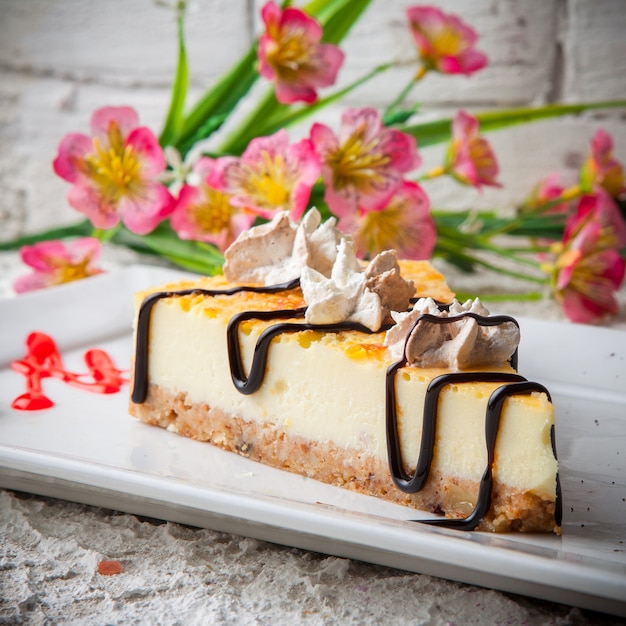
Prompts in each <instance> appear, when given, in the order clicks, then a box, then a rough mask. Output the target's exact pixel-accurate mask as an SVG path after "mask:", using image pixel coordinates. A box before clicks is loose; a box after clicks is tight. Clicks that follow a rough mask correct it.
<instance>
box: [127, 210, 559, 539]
mask: <svg viewBox="0 0 626 626" xmlns="http://www.w3.org/2000/svg"><path fill="white" fill-rule="evenodd" d="M311 215H312V216H309V214H307V216H306V217H305V220H304V221H303V223H301V224H299V225H296V224H293V223H292V222H291V220H290V219H289V218H288V216H287V215H280V216H277V218H275V219H274V220H272V222H270V223H268V224H264V225H263V226H260V227H257V228H255V229H251V230H250V231H248V232H247V233H246V234H245V235H243V236H242V240H241V241H238V242H235V244H233V246H231V248H232V250H229V252H227V254H226V262H225V265H224V275H223V276H215V277H204V278H198V279H194V280H192V281H181V282H178V283H174V284H167V285H162V286H159V287H157V288H153V289H150V290H147V291H145V292H141V293H139V294H137V295H136V309H137V316H136V322H135V345H136V347H135V354H134V361H133V375H132V380H133V384H132V388H131V400H130V409H129V410H130V413H131V414H132V415H133V416H135V417H138V418H139V419H141V420H142V421H144V422H146V423H147V424H152V425H155V426H159V427H162V428H166V429H167V430H169V431H171V432H172V433H177V434H178V435H182V436H185V437H191V438H193V439H196V440H199V441H204V442H208V443H210V444H213V445H216V446H220V447H221V448H224V449H226V450H229V451H232V452H235V453H237V454H240V455H242V456H244V457H247V458H250V459H252V460H254V461H258V462H261V463H265V464H267V465H270V466H273V467H276V468H279V469H281V470H286V471H291V472H295V473H298V474H301V475H304V476H307V477H310V478H311V479H315V480H319V481H323V482H326V483H330V484H332V485H337V486H340V487H344V488H348V489H352V490H355V491H358V492H360V493H364V494H367V495H370V496H373V497H379V498H383V499H385V500H389V501H392V502H395V503H398V504H402V505H405V506H407V507H412V508H415V509H420V510H423V511H429V512H431V513H432V514H433V516H432V517H429V518H428V519H426V520H425V522H426V523H430V524H439V525H444V526H449V527H453V528H459V529H463V530H473V529H478V530H487V531H494V532H507V531H520V532H559V526H560V502H559V485H558V465H557V460H556V454H555V449H554V410H553V405H552V403H551V400H550V394H549V392H548V390H547V389H545V388H544V387H543V386H542V385H541V384H539V383H534V382H531V381H528V380H526V379H524V378H523V377H521V376H520V375H519V374H518V373H517V371H516V359H517V342H518V340H519V327H518V325H517V323H516V322H515V320H514V319H513V318H510V317H508V316H492V315H489V314H488V312H487V311H486V309H484V307H483V306H482V304H480V303H479V302H477V301H470V302H468V303H463V304H460V303H458V302H456V300H454V294H453V293H452V292H451V290H450V289H449V287H448V285H447V284H446V281H445V278H444V277H443V276H442V275H441V274H440V273H439V272H438V271H437V270H435V269H434V268H433V266H432V265H431V264H430V263H429V262H427V261H398V260H397V259H396V258H395V254H394V253H393V252H391V251H388V252H387V253H383V254H382V255H379V257H377V258H375V259H374V260H372V262H371V263H370V264H369V265H367V266H365V265H364V264H362V263H361V262H360V261H358V260H357V259H356V257H355V256H354V250H353V246H352V244H351V242H350V241H349V239H347V238H346V237H344V236H343V235H341V233H339V232H338V231H337V230H336V229H335V228H334V224H332V223H331V224H330V225H328V222H326V223H324V224H321V223H320V219H319V215H318V214H316V213H312V214H311ZM329 222H331V221H330V220H329ZM243 257H247V258H243Z"/></svg>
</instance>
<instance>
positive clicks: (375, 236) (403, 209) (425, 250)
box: [338, 181, 437, 260]
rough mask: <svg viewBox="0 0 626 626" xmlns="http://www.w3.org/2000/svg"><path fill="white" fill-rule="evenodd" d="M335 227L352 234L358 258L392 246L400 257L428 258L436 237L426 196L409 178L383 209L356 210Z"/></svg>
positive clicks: (370, 255) (373, 254)
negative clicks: (356, 211)
mask: <svg viewBox="0 0 626 626" xmlns="http://www.w3.org/2000/svg"><path fill="white" fill-rule="evenodd" d="M338 226H339V228H340V229H341V230H343V231H344V232H346V233H348V234H351V235H352V236H353V238H354V242H355V244H356V250H357V255H358V256H359V257H362V258H363V257H365V256H368V255H369V257H370V258H371V257H374V256H375V255H376V254H378V253H379V252H383V251H384V250H389V249H395V250H396V251H397V252H398V257H400V258H404V259H416V260H420V259H429V258H430V256H431V254H432V251H433V249H434V247H435V242H436V239H437V231H436V227H435V222H434V220H433V218H432V215H431V214H430V203H429V200H428V197H427V196H426V194H425V193H424V191H423V190H422V188H421V187H420V186H419V185H418V184H417V183H414V182H410V181H404V182H403V183H402V185H401V186H400V188H399V189H398V190H397V191H396V193H395V194H394V195H393V196H392V197H391V198H390V199H389V202H388V203H387V205H386V206H385V207H384V208H381V209H380V210H377V211H359V212H358V214H356V213H355V214H352V215H349V216H347V217H344V218H343V219H341V220H340V221H339V224H338Z"/></svg>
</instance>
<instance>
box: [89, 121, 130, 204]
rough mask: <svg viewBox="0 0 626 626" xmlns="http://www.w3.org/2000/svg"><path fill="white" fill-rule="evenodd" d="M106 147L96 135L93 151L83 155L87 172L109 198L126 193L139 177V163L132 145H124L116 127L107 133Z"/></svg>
mask: <svg viewBox="0 0 626 626" xmlns="http://www.w3.org/2000/svg"><path fill="white" fill-rule="evenodd" d="M112 126H113V125H112ZM109 138H110V147H109V148H108V149H106V148H105V147H104V146H103V145H102V143H101V141H100V139H99V138H98V137H94V139H93V147H94V151H93V152H92V153H91V154H88V155H87V156H86V157H85V161H86V163H87V167H88V174H89V175H90V176H91V178H92V180H93V181H94V182H95V183H96V184H97V185H98V186H99V187H100V188H101V189H102V190H103V191H104V193H105V195H107V196H108V197H110V198H119V197H120V196H122V195H125V194H127V193H128V192H129V191H130V190H131V188H132V186H133V185H134V183H136V182H137V181H138V180H139V178H140V172H141V163H140V162H139V160H138V159H137V156H136V155H135V153H134V150H133V147H132V146H125V145H124V142H123V139H122V137H121V134H120V133H119V130H118V129H117V127H113V128H112V129H111V131H110V133H109Z"/></svg>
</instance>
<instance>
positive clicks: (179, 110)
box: [159, 15, 189, 147]
mask: <svg viewBox="0 0 626 626" xmlns="http://www.w3.org/2000/svg"><path fill="white" fill-rule="evenodd" d="M177 26H178V63H177V66H176V75H175V77H174V82H173V84H172V98H171V101H170V108H169V111H168V113H167V117H166V119H165V125H164V127H163V130H162V131H161V136H160V137H159V142H160V144H161V145H162V146H163V147H165V146H167V145H169V144H170V142H171V141H172V138H173V137H175V136H176V135H177V134H178V132H179V131H180V127H181V124H182V121H183V110H184V107H185V99H186V97H187V88H188V86H189V66H188V63H187V50H186V48H185V32H184V19H183V16H182V15H179V16H178V18H177Z"/></svg>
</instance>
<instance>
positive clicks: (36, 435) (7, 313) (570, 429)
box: [0, 266, 626, 616]
mask: <svg viewBox="0 0 626 626" xmlns="http://www.w3.org/2000/svg"><path fill="white" fill-rule="evenodd" d="M179 276H180V274H179V273H177V272H172V271H169V270H162V269H159V268H149V267H141V266H138V267H134V268H130V269H127V270H123V271H119V272H116V273H110V274H106V275H102V276H97V277H94V278H90V279H87V280H84V281H80V282H78V283H74V284H69V285H63V286H60V287H56V288H54V289H48V290H45V291H42V292H37V293H32V294H26V295H23V296H20V297H18V298H14V299H8V300H5V301H2V302H0V320H1V324H0V486H3V487H7V488H11V489H19V490H24V491H29V492H33V493H38V494H43V495H49V496H54V497H58V498H64V499H68V500H75V501H79V502H84V503H87V504H95V505H99V506H106V507H111V508H115V509H118V510H124V511H128V512H132V513H137V514H141V515H148V516H152V517H158V518H162V519H168V520H172V521H178V522H182V523H187V524H192V525H197V526H204V527H208V528H214V529H217V530H223V531H227V532H233V533H240V534H243V535H249V536H252V537H256V538H259V539H264V540H268V541H273V542H276V543H281V544H285V545H290V546H296V547H300V548H306V549H310V550H315V551H318V552H324V553H328V554H334V555H337V556H344V557H350V558H354V559H360V560H363V561H370V562H373V563H379V564H383V565H389V566H392V567H397V568H401V569H406V570H409V571H414V572H421V573H426V574H431V575H434V576H440V577H443V578H449V579H452V580H458V581H462V582H467V583H473V584H477V585H483V586H486V587H491V588H495V589H500V590H503V591H511V592H515V593H520V594H525V595H529V596H534V597H538V598H544V599H548V600H552V601H555V602H562V603H567V604H572V605H575V606H580V607H584V608H589V609H594V610H599V611H605V612H609V613H615V614H618V615H622V616H626V544H625V543H624V542H625V541H626V471H624V470H625V469H626V468H625V465H626V391H625V389H624V387H625V384H624V383H625V380H626V361H625V360H626V333H624V332H622V331H615V330H608V329H603V328H594V327H589V326H575V325H571V324H559V323H554V322H542V321H537V320H524V319H521V320H519V321H520V325H521V328H522V345H521V349H520V372H521V373H522V374H523V375H525V376H526V377H528V378H530V379H533V380H537V381H539V382H542V383H544V384H545V385H546V386H547V387H548V388H549V389H550V391H551V392H552V395H553V399H554V402H555V405H556V411H557V448H558V453H559V459H560V464H561V481H562V486H563V498H564V524H563V534H562V536H561V537H556V536H551V535H531V536H520V535H514V534H507V535H491V534H487V533H477V532H460V531H455V530H448V529H442V528H434V527H431V526H425V525H421V524H417V523H415V522H411V521H409V520H410V519H415V518H418V517H420V514H419V513H416V512H415V511H412V510H410V509H406V508H404V507H400V506H396V505H391V504H388V503H385V502H382V501H379V500H377V499H375V498H369V497H366V496H361V495H358V494H354V493H352V492H350V491H347V490H343V489H340V488H336V487H331V486H329V485H324V484H321V483H318V482H315V481H312V480H310V479H306V478H303V477H300V476H296V475H293V474H289V473H287V472H281V471H279V470H275V469H272V468H269V467H266V466H263V465H261V464H258V463H254V462H252V461H249V460H247V459H245V458H242V457H240V456H237V455H234V454H231V453H227V452H223V451H222V450H219V449H217V448H214V447H213V446H210V445H208V444H204V443H198V442H195V441H191V440H188V439H185V438H183V437H178V436H176V435H174V434H171V433H168V432H166V431H165V430H162V429H158V428H153V427H150V426H146V425H144V424H142V423H140V422H138V421H137V420H135V419H133V418H131V417H129V416H128V413H127V410H126V406H127V402H128V400H127V393H126V389H124V390H123V391H122V392H121V393H119V394H115V395H110V396H100V395H92V394H89V393H86V392H84V391H80V390H77V389H74V388H71V387H68V386H66V385H64V384H63V383H61V382H60V381H57V380H53V379H46V380H45V381H44V391H45V392H46V393H47V395H49V396H50V397H51V398H52V399H53V400H54V401H55V402H56V406H55V407H53V408H51V409H48V410H44V411H37V412H20V411H15V410H13V409H11V408H10V404H11V401H12V400H13V399H14V398H15V397H17V396H18V395H20V394H21V393H23V391H24V390H25V382H24V378H23V377H22V376H21V375H19V374H17V373H15V372H13V371H12V370H11V369H10V367H9V365H10V362H11V361H12V360H14V359H17V358H20V357H22V356H23V355H24V350H25V348H24V341H25V339H26V337H27V335H28V334H29V333H30V332H31V331H34V330H39V331H43V332H46V333H48V334H49V335H51V336H52V337H53V338H54V339H55V340H56V342H57V344H58V346H59V348H60V350H61V354H62V356H63V360H64V364H65V366H66V367H67V368H68V369H71V370H72V371H84V369H85V366H84V363H83V361H82V355H83V354H84V352H85V350H86V349H88V348H91V347H101V348H104V349H105V350H106V351H108V352H109V353H110V354H111V355H112V356H113V358H114V360H115V361H116V363H117V364H118V365H119V366H120V367H127V364H128V363H129V359H130V355H131V350H132V345H131V343H132V342H131V328H130V326H131V319H132V294H133V292H135V291H137V290H139V289H143V288H146V287H149V286H151V285H157V284H160V283H163V282H166V281H169V280H173V279H175V278H177V277H179ZM422 517H424V516H422Z"/></svg>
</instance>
